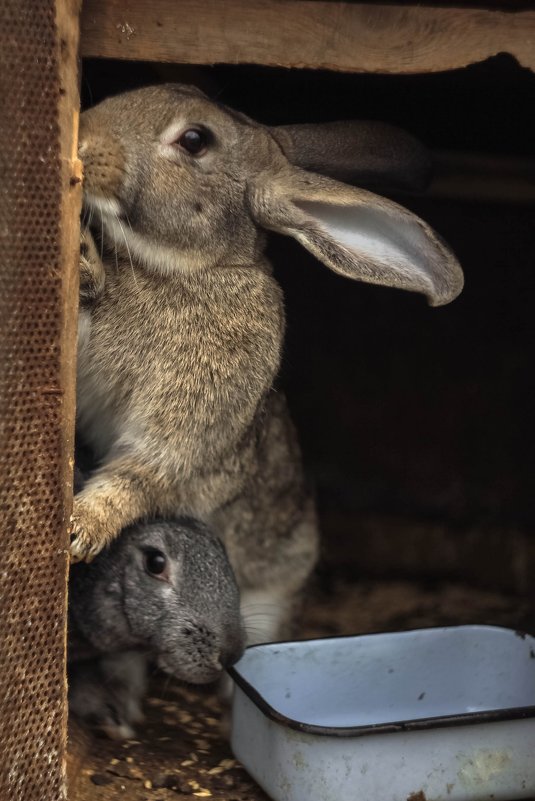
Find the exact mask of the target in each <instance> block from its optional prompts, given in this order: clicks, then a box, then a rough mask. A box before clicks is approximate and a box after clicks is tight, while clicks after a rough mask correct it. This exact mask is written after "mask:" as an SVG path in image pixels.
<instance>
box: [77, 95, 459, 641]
mask: <svg viewBox="0 0 535 801" xmlns="http://www.w3.org/2000/svg"><path fill="white" fill-rule="evenodd" d="M318 130H319V131H320V133H319V134H318V136H319V139H320V140H321V146H318V139H316V140H315V141H312V142H311V147H310V150H309V152H308V153H307V152H306V143H307V142H308V141H310V140H311V136H310V135H309V134H307V131H306V128H299V126H296V127H293V128H292V127H291V126H290V127H286V128H282V129H268V128H266V127H264V126H262V125H259V124H257V123H255V122H253V121H252V120H250V119H248V118H247V117H245V116H244V115H242V114H239V113H237V112H234V111H232V110H230V109H228V108H226V107H223V106H221V105H218V104H216V103H214V102H212V101H210V100H209V99H208V98H207V97H206V96H204V95H203V94H202V93H201V92H199V91H198V90H196V89H194V88H192V87H188V86H182V85H163V86H159V87H149V88H144V89H140V90H136V91H134V92H131V93H127V94H123V95H119V96H117V97H112V98H109V99H107V100H105V101H104V102H102V103H100V104H99V105H98V106H96V107H95V108H92V109H89V110H88V111H86V112H84V113H83V114H82V116H81V127H80V156H81V158H82V160H83V163H84V202H85V206H86V208H87V209H88V210H89V212H90V214H92V215H93V220H94V228H95V230H96V231H97V232H101V240H102V241H101V242H100V245H99V248H97V247H96V246H95V242H94V240H93V237H92V236H91V234H90V232H89V231H88V230H86V231H85V232H84V235H83V240H82V250H81V259H80V268H81V274H80V294H81V313H80V328H79V352H78V380H77V393H78V398H77V414H78V430H79V432H80V434H81V436H82V438H83V439H84V440H85V441H86V442H87V443H88V445H89V446H90V447H91V448H92V449H93V451H94V453H95V455H96V458H97V459H98V460H99V462H100V467H99V468H98V469H97V470H96V471H95V473H94V474H93V476H92V477H91V478H90V480H89V481H88V482H87V484H86V486H85V487H84V489H83V491H82V492H80V493H79V494H78V495H77V496H76V497H75V500H74V511H73V518H72V538H73V539H72V544H71V555H72V558H73V560H76V559H91V558H92V557H93V556H95V555H96V554H97V553H98V552H99V551H100V550H101V549H102V548H103V547H104V546H105V545H107V544H109V543H110V542H112V541H113V540H114V538H115V537H116V536H117V535H118V533H119V531H120V530H121V529H123V528H125V527H126V526H128V525H130V524H132V523H134V522H135V521H137V520H139V519H142V518H146V517H155V516H161V517H165V518H169V517H176V516H177V515H179V514H187V515H191V516H193V517H195V518H199V519H202V520H205V521H207V522H209V523H211V524H213V525H214V527H215V528H216V530H217V531H218V532H220V533H221V536H222V539H223V541H224V543H225V546H226V548H227V552H228V555H229V558H230V561H231V563H232V566H233V569H234V572H235V575H236V578H237V581H238V584H239V586H240V589H241V592H242V598H243V604H244V605H246V606H247V605H249V606H250V605H254V606H255V607H256V608H257V609H258V610H264V611H265V615H264V619H263V621H262V623H261V624H259V628H261V629H262V633H260V634H259V638H260V639H276V638H277V637H280V636H281V635H282V634H283V633H284V632H285V626H287V625H288V622H289V620H290V613H291V608H292V606H293V604H294V603H295V600H296V597H297V596H298V594H299V592H300V590H301V588H302V586H303V584H304V582H305V581H306V579H307V577H308V576H309V574H310V572H311V570H312V568H313V566H314V564H315V561H316V557H317V550H318V534H317V524H316V518H315V513H314V507H313V504H312V501H311V499H310V497H309V495H308V492H307V489H306V486H305V482H304V479H303V473H302V466H301V458H300V453H299V448H298V445H297V441H296V437H295V433H294V430H293V426H292V424H291V421H290V419H289V415H288V412H287V408H286V403H285V399H284V397H283V395H282V394H281V393H278V392H275V391H274V389H273V384H274V380H275V378H276V375H277V372H278V370H279V364H280V359H281V350H282V344H283V336H284V305H283V298H282V293H281V290H280V288H279V286H278V284H277V283H276V282H275V280H274V279H273V277H272V271H271V267H270V265H269V263H268V262H267V261H266V258H265V256H264V255H263V250H264V244H265V240H266V231H268V230H273V231H277V232H279V233H283V234H287V235H289V236H292V237H294V238H295V239H297V240H298V241H299V242H300V243H301V244H302V245H303V246H304V247H305V248H307V249H308V250H309V251H311V252H312V253H313V254H314V255H315V256H317V258H318V259H319V260H320V261H322V262H323V263H324V264H326V265H327V266H328V267H330V268H331V269H332V270H334V271H336V272H338V273H340V274H342V275H345V276H347V277H350V278H354V279H358V280H361V281H366V282H371V283H375V284H382V285H386V286H393V287H400V288H403V289H407V290H411V291H416V292H421V293H424V294H425V295H426V296H427V298H428V299H429V301H430V302H431V303H432V304H433V305H440V304H443V303H447V302H449V301H451V300H453V298H455V297H456V295H457V294H458V293H459V292H460V291H461V288H462V282H463V277H462V272H461V269H460V267H459V265H458V263H457V261H456V259H455V257H454V256H453V254H452V253H451V252H450V251H449V250H448V248H447V246H446V245H444V244H443V243H442V242H441V240H440V239H439V238H438V237H437V236H436V235H435V234H434V232H433V231H432V230H431V229H430V228H429V226H427V225H426V223H424V222H423V221H422V220H420V219H419V218H417V217H416V216H414V215H413V214H411V213H410V212H408V211H406V210H404V209H403V208H401V207H400V206H398V205H397V204H395V203H393V202H391V201H389V200H385V199H383V198H380V197H378V196H377V195H374V194H372V193H370V192H368V191H365V190H363V189H356V188H353V187H350V186H347V185H345V184H342V183H338V182H337V181H335V180H332V179H331V178H328V177H325V175H319V174H316V173H313V172H309V171H305V170H303V169H302V168H301V167H300V166H299V165H300V164H304V165H306V166H307V167H310V166H312V167H313V168H314V169H318V170H319V169H321V170H322V171H323V172H325V173H326V174H329V173H330V174H337V175H339V174H342V173H343V172H344V164H343V162H344V163H345V164H346V166H347V160H348V156H347V152H348V149H347V147H346V145H347V142H348V139H349V138H351V140H352V141H354V140H355V136H358V127H357V128H355V127H351V126H349V128H347V127H346V128H343V127H342V128H340V127H339V126H338V127H337V126H334V128H332V129H329V127H328V126H327V127H325V126H323V127H321V126H320V127H319V129H318ZM344 130H346V135H345V136H344V135H343V131H344ZM380 136H382V137H383V139H382V140H381V142H383V144H384V140H385V136H386V138H388V136H387V135H386V134H385V132H384V130H383V132H382V134H380ZM379 138H380V137H379ZM411 142H412V140H411ZM342 145H343V146H344V147H345V150H344V147H342ZM367 146H368V149H369V150H373V147H370V143H369V140H368V145H367ZM381 147H383V146H382V145H381ZM381 147H378V150H379V151H381ZM337 150H344V154H343V157H341V158H340V160H339V163H338V164H337V158H336V152H337ZM349 150H350V151H351V148H350V149H349ZM385 150H386V149H385V148H384V147H383V151H385ZM405 150H406V151H407V153H408V156H407V163H408V170H409V172H410V169H411V168H412V167H414V163H415V161H416V162H417V163H418V164H419V161H418V158H417V157H416V158H415V155H414V148H412V145H411V146H410V147H408V148H405ZM351 152H354V148H353V151H351ZM396 153H397V154H398V155H397V156H396ZM403 153H404V147H403V146H402V147H401V149H400V150H399V151H396V149H395V148H394V149H393V150H391V152H390V154H389V155H387V157H386V158H385V159H381V158H380V159H379V162H380V163H379V166H378V167H377V171H378V173H379V174H380V173H381V171H383V172H388V164H389V163H391V164H392V163H393V164H396V165H397V166H396V169H397V171H398V173H399V172H402V171H403V170H402V169H401V170H400V168H399V161H400V159H402V157H403ZM349 158H350V157H349ZM385 164H386V165H387V166H386V168H385ZM340 165H341V166H340ZM373 171H374V165H373V164H372V169H371V172H372V173H373ZM364 172H365V170H364ZM394 172H395V171H394ZM369 177H370V176H369V175H368V178H369ZM372 177H373V176H372ZM394 177H395V176H394ZM100 248H102V253H103V256H102V258H101V256H100V253H99V250H100Z"/></svg>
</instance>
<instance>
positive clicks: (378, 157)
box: [270, 121, 431, 191]
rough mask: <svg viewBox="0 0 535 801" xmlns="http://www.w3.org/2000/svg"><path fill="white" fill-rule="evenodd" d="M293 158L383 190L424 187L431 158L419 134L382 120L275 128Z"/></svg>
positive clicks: (299, 164)
mask: <svg viewBox="0 0 535 801" xmlns="http://www.w3.org/2000/svg"><path fill="white" fill-rule="evenodd" d="M270 131H271V135H272V136H273V137H274V138H275V139H276V140H277V142H278V143H279V145H280V147H281V148H282V151H283V152H284V155H285V156H286V158H287V159H288V161H290V162H291V163H292V164H295V165H296V166H297V167H302V168H303V169H305V170H312V171H313V172H319V173H320V174H322V175H328V176H329V177H330V178H336V179H338V180H341V181H347V182H348V183H351V184H356V185H358V186H365V187H367V188H371V189H375V190H378V191H386V190H392V191H395V190H409V191H421V190H423V189H425V188H426V186H427V185H428V183H429V180H430V178H431V159H430V157H429V154H428V152H427V150H426V149H425V147H424V146H423V145H422V143H421V142H419V141H418V140H417V139H415V137H414V136H411V134H409V133H407V132H406V131H403V130H402V129H401V128H396V127H395V126H393V125H387V124H386V123H382V122H371V121H354V122H327V123H318V124H313V123H311V124H305V125H279V126H276V127H274V128H270Z"/></svg>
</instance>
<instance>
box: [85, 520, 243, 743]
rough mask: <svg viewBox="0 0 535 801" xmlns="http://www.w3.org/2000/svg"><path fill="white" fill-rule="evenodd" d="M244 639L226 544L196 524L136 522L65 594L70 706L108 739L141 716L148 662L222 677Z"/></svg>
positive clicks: (129, 731)
mask: <svg viewBox="0 0 535 801" xmlns="http://www.w3.org/2000/svg"><path fill="white" fill-rule="evenodd" d="M244 645H245V633H244V625H243V621H242V617H241V615H240V596H239V590H238V587H237V584H236V581H235V578H234V574H233V572H232V568H231V566H230V564H229V561H228V559H227V556H226V553H225V549H224V547H223V545H222V544H221V542H220V541H219V540H218V539H217V537H215V536H214V535H213V534H212V532H211V531H210V530H209V529H208V528H207V527H206V526H204V525H202V524H201V523H199V522H198V521H195V520H191V519H186V518H184V519H182V520H178V521H176V522H173V523H170V522H169V523H167V522H155V523H150V524H145V525H138V526H133V527H131V528H130V529H128V530H126V531H124V532H122V533H121V536H120V537H118V538H117V539H116V540H115V541H114V542H113V543H112V545H111V546H110V548H109V549H106V550H105V551H104V552H103V553H101V554H100V555H99V556H98V557H97V558H96V559H95V560H94V561H93V562H92V563H91V564H90V565H85V564H82V565H75V566H74V567H73V569H72V572H71V580H70V601H69V705H70V709H71V711H72V712H73V713H74V714H75V715H77V716H78V717H80V718H81V719H82V720H83V721H84V722H86V723H87V724H89V725H92V726H95V727H97V728H99V729H102V730H104V731H105V732H106V733H107V734H108V735H109V736H110V737H113V738H124V737H131V736H133V731H134V730H133V726H134V725H135V724H136V723H139V722H140V721H141V720H142V719H143V714H142V708H141V702H142V699H143V696H144V694H145V691H146V673H147V664H148V662H149V661H150V662H154V663H156V664H157V665H158V666H159V667H160V668H161V669H163V670H164V671H165V672H166V673H168V674H170V675H172V676H174V677H176V678H179V679H182V680H184V681H187V682H191V683H196V684H202V683H205V682H211V681H214V680H216V679H220V678H221V676H222V674H223V669H224V668H225V667H229V666H230V665H232V664H233V663H234V662H236V661H237V660H238V659H239V657H240V656H241V654H242V652H243V649H244Z"/></svg>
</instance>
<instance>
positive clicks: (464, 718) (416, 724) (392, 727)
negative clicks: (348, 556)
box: [228, 624, 535, 737]
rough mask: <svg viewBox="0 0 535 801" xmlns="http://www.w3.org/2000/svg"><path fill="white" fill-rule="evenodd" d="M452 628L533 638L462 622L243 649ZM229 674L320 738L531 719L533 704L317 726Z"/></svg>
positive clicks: (285, 722)
mask: <svg viewBox="0 0 535 801" xmlns="http://www.w3.org/2000/svg"><path fill="white" fill-rule="evenodd" d="M453 629H485V630H494V631H504V632H508V633H509V634H514V635H516V636H518V637H520V638H521V639H526V638H528V637H529V639H533V637H532V636H531V635H530V634H527V633H526V632H523V631H515V630H514V629H508V628H506V627H505V626H486V625H479V624H475V625H470V624H468V625H464V626H433V627H426V628H421V629H409V630H407V631H403V632H400V631H391V632H369V633H368V632H367V633H366V634H348V635H342V636H340V635H335V636H332V637H314V638H311V639H305V640H284V641H281V642H269V643H258V644H255V645H250V646H249V647H248V649H247V650H250V649H251V650H252V649H253V648H265V647H271V646H277V645H292V644H294V643H296V644H297V643H312V642H322V641H324V640H354V639H357V638H359V639H360V638H361V637H372V636H374V635H377V634H382V635H384V634H411V633H416V632H422V631H427V632H431V631H444V630H453ZM228 674H229V676H230V677H231V678H232V679H233V680H234V681H235V682H236V684H237V685H238V687H239V688H240V689H241V690H242V691H243V692H244V693H245V695H246V696H247V697H248V698H249V699H250V700H251V701H252V702H253V703H254V704H255V706H256V707H258V709H259V710H260V711H261V712H262V713H263V714H264V716H265V717H266V718H268V719H269V720H271V721H273V722H274V723H278V724H279V725H281V726H284V727H286V728H289V729H294V730H295V731H298V732H301V733H302V734H312V735H316V736H323V737H363V736H366V735H370V734H395V733H397V732H413V731H426V730H430V729H442V728H448V727H453V726H473V725H477V724H482V723H499V722H501V723H503V722H506V721H512V720H522V719H529V718H535V705H533V706H531V705H530V706H518V707H509V708H507V709H489V710H486V711H484V712H465V713H461V714H458V715H441V716H437V717H429V718H416V719H410V720H400V721H392V722H390V723H369V724H366V725H363V726H320V725H318V724H315V723H303V722H302V721H299V720H294V719H293V718H289V717H287V716H286V715H283V714H282V713H281V712H279V711H278V710H277V709H275V708H274V707H272V706H271V704H269V703H268V702H267V701H266V699H265V698H264V697H263V695H261V694H260V693H259V692H258V690H257V689H256V688H255V687H253V685H252V684H250V682H248V681H247V679H245V678H244V677H243V676H242V675H241V673H240V672H239V669H238V668H236V667H230V668H228Z"/></svg>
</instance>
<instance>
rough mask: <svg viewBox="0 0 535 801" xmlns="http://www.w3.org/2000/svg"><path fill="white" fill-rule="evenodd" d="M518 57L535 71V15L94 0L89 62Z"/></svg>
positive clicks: (255, 0)
mask: <svg viewBox="0 0 535 801" xmlns="http://www.w3.org/2000/svg"><path fill="white" fill-rule="evenodd" d="M503 52H506V53H510V54H511V55H513V56H514V57H515V58H516V59H517V61H518V62H519V64H521V65H522V66H524V67H529V68H530V69H534V68H535V11H533V10H526V11H515V12H507V11H497V10H489V9H484V8H469V7H457V8H451V7H448V8H443V7H430V6H421V5H416V4H415V5H403V6H391V5H384V4H375V3H374V4H371V3H370V4H366V3H348V2H341V3H330V2H325V1H324V2H321V0H224V2H222V0H85V1H84V6H83V13H82V33H81V53H82V55H83V56H96V57H108V58H121V59H133V60H145V61H167V62H176V63H190V64H213V63H231V64H235V63H252V64H265V65H271V66H283V67H313V68H322V69H331V70H343V71H347V72H381V73H418V72H439V71H442V70H450V69H455V68H459V67H464V66H466V65H468V64H472V63H474V62H478V61H482V60H484V59H487V58H489V57H490V56H493V55H496V54H497V53H503Z"/></svg>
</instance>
